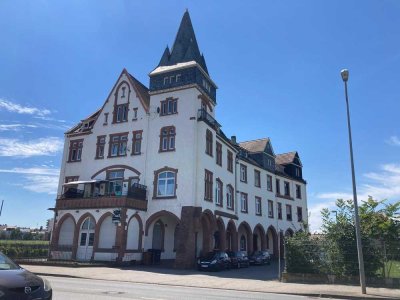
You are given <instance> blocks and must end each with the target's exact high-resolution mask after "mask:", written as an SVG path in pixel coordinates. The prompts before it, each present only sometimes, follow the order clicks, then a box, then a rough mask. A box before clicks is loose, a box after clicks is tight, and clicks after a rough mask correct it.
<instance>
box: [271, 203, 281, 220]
mask: <svg viewBox="0 0 400 300" xmlns="http://www.w3.org/2000/svg"><path fill="white" fill-rule="evenodd" d="M279 204H280V203H279ZM278 209H279V205H278ZM278 216H279V211H278ZM268 217H269V218H273V217H274V202H272V200H268Z"/></svg>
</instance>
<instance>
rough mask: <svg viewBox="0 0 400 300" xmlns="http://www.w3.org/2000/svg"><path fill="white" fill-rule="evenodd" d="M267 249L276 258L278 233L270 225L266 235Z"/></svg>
mask: <svg viewBox="0 0 400 300" xmlns="http://www.w3.org/2000/svg"><path fill="white" fill-rule="evenodd" d="M266 240H267V249H268V250H269V252H270V254H271V255H273V256H274V257H278V233H277V232H276V229H275V227H274V226H272V225H270V226H269V227H268V229H267V233H266Z"/></svg>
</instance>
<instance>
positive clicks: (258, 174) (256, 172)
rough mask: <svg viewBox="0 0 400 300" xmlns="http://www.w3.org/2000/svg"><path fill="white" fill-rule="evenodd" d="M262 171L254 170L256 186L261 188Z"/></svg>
mask: <svg viewBox="0 0 400 300" xmlns="http://www.w3.org/2000/svg"><path fill="white" fill-rule="evenodd" d="M260 176H261V175H260V171H257V170H254V186H256V187H261V180H260Z"/></svg>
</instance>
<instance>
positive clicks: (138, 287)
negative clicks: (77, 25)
mask: <svg viewBox="0 0 400 300" xmlns="http://www.w3.org/2000/svg"><path fill="white" fill-rule="evenodd" d="M45 277H46V278H47V279H48V280H49V281H50V283H51V285H52V287H53V299H54V300H70V299H74V300H81V299H82V300H91V299H94V300H106V299H107V300H109V299H139V300H169V299H173V300H178V299H185V300H187V299H190V300H197V299H252V300H254V299H263V300H283V299H287V300H300V299H315V298H308V297H302V296H292V295H279V294H269V293H259V292H241V291H232V290H223V289H207V288H191V287H180V286H168V285H156V284H139V283H129V282H117V281H105V280H92V279H77V278H66V277H50V276H45Z"/></svg>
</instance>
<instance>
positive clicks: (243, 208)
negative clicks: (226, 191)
mask: <svg viewBox="0 0 400 300" xmlns="http://www.w3.org/2000/svg"><path fill="white" fill-rule="evenodd" d="M247 208H248V206H247V194H246V193H240V210H241V211H242V212H244V213H247Z"/></svg>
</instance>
